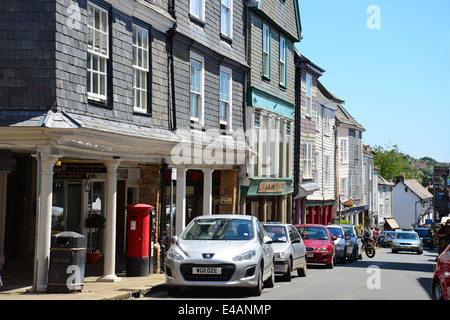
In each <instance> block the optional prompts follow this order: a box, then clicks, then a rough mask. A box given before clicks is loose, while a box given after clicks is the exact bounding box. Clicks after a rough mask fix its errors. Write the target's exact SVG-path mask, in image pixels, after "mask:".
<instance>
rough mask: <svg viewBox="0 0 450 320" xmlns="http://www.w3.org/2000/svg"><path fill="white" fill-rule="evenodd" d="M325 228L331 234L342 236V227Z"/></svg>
mask: <svg viewBox="0 0 450 320" xmlns="http://www.w3.org/2000/svg"><path fill="white" fill-rule="evenodd" d="M327 229H328V231H329V232H330V234H331V236H335V237H338V238H343V237H344V233H343V232H342V229H340V228H334V227H327Z"/></svg>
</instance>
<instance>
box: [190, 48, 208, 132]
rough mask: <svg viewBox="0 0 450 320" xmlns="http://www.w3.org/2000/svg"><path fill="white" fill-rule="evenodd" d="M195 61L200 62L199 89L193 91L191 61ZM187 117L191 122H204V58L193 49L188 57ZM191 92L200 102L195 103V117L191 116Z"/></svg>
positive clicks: (200, 123)
mask: <svg viewBox="0 0 450 320" xmlns="http://www.w3.org/2000/svg"><path fill="white" fill-rule="evenodd" d="M193 60H194V61H197V62H199V63H200V70H199V72H200V88H199V89H200V91H199V92H195V91H194V92H193V91H192V61H193ZM189 75H190V77H189V119H190V122H191V123H194V124H198V125H201V126H203V124H204V116H203V115H204V109H205V108H204V105H205V104H204V101H205V94H204V90H205V88H204V84H205V58H204V57H203V56H201V55H199V54H197V53H195V52H193V51H191V52H190V57H189ZM192 94H196V95H198V96H199V97H198V98H199V100H198V101H197V102H200V103H199V105H197V108H198V109H197V110H196V111H197V117H193V116H192V115H191V114H192Z"/></svg>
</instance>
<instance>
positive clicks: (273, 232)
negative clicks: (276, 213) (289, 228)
mask: <svg viewBox="0 0 450 320" xmlns="http://www.w3.org/2000/svg"><path fill="white" fill-rule="evenodd" d="M264 229H266V233H267V235H268V236H269V237H270V238H272V241H273V242H287V240H288V237H287V234H286V228H285V227H283V226H270V225H269V226H264Z"/></svg>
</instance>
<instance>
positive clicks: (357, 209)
mask: <svg viewBox="0 0 450 320" xmlns="http://www.w3.org/2000/svg"><path fill="white" fill-rule="evenodd" d="M366 210H369V206H368V205H365V206H356V207H351V208H349V209H348V210H346V211H343V212H345V213H348V214H352V213H358V212H364V211H366Z"/></svg>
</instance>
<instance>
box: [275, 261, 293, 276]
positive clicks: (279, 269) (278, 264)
mask: <svg viewBox="0 0 450 320" xmlns="http://www.w3.org/2000/svg"><path fill="white" fill-rule="evenodd" d="M274 262H275V263H274V266H275V274H285V273H286V272H288V266H289V259H275V261H274Z"/></svg>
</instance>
